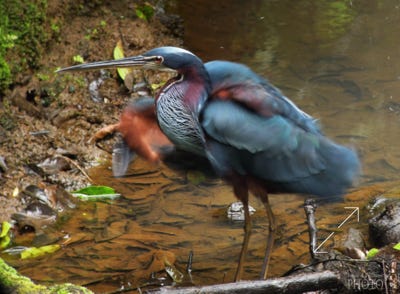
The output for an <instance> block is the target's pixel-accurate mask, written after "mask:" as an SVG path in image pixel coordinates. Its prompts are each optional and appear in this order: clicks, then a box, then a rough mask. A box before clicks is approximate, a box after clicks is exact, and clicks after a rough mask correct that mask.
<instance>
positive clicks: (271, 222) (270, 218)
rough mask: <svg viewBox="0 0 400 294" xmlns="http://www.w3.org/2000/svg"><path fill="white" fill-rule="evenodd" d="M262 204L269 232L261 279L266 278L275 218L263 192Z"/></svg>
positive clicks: (272, 242) (272, 243)
mask: <svg viewBox="0 0 400 294" xmlns="http://www.w3.org/2000/svg"><path fill="white" fill-rule="evenodd" d="M260 198H261V200H262V202H263V204H264V206H265V210H266V212H267V216H268V223H269V225H268V229H269V234H268V239H267V248H266V249H265V256H264V262H263V267H262V271H261V279H264V280H265V279H266V278H267V274H268V265H269V260H270V259H271V252H272V247H273V246H274V239H275V218H274V214H273V213H272V210H271V206H270V204H269V201H268V194H266V193H265V196H264V197H260Z"/></svg>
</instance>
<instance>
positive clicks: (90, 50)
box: [0, 0, 182, 221]
mask: <svg viewBox="0 0 400 294" xmlns="http://www.w3.org/2000/svg"><path fill="white" fill-rule="evenodd" d="M135 2H136V1H117V2H115V1H114V2H110V3H111V4H104V3H106V1H104V3H102V1H95V2H94V3H93V4H88V3H84V2H82V3H81V1H73V0H70V1H61V0H57V1H49V3H48V8H47V17H48V18H49V19H51V20H52V23H57V24H59V25H57V28H55V27H53V28H49V30H50V29H52V30H53V31H52V33H53V34H54V30H55V29H56V30H57V31H58V33H57V34H56V36H55V37H54V38H53V39H52V40H50V42H49V45H48V46H46V48H45V49H44V50H43V54H42V56H41V58H40V60H39V67H38V69H37V70H36V71H29V72H20V73H18V76H17V77H16V80H15V83H14V84H13V86H12V89H11V90H10V91H8V92H6V93H5V95H4V97H2V98H1V108H0V187H1V188H0V221H5V220H10V218H11V215H12V214H13V213H15V212H17V211H21V210H23V209H24V208H25V207H26V205H27V203H26V199H23V198H24V197H23V196H22V193H19V192H21V191H23V190H24V189H25V188H26V187H27V186H30V185H34V186H37V187H39V188H40V189H50V190H52V191H54V190H55V189H54V185H56V186H58V187H59V188H61V189H58V190H57V191H62V190H63V189H66V190H67V191H71V190H74V189H77V188H81V187H83V186H87V185H88V184H94V183H91V182H90V179H89V178H88V177H87V176H86V175H85V171H86V170H87V169H89V168H90V167H92V166H94V165H96V164H99V163H102V162H104V161H105V160H108V159H109V153H108V152H109V151H110V148H108V149H107V151H103V150H102V149H100V148H98V147H96V146H95V145H93V144H90V143H88V140H89V139H90V137H91V136H92V135H93V134H94V133H95V132H96V131H98V130H99V129H100V128H102V127H103V126H106V125H108V124H112V123H115V122H116V121H117V120H118V118H119V114H120V113H121V110H122V108H123V107H124V106H125V105H126V104H127V102H128V100H129V99H134V98H135V97H137V94H136V93H134V91H129V90H128V88H127V87H126V86H125V85H124V83H123V82H122V81H121V80H120V79H119V77H118V75H117V73H116V71H114V70H111V71H107V72H105V73H102V74H101V73H100V72H98V71H97V72H89V73H76V74H63V75H58V74H55V73H54V71H55V70H56V69H57V68H59V67H65V66H70V65H72V64H74V61H73V57H74V56H80V57H82V58H83V59H84V61H85V62H90V61H96V60H105V59H112V58H113V49H114V47H115V46H116V44H117V42H118V41H121V42H122V44H123V48H124V52H125V55H126V56H129V55H135V54H139V53H141V52H144V51H146V50H148V49H150V48H153V47H157V46H163V45H175V46H179V45H181V39H180V37H181V34H182V24H181V22H180V20H179V18H178V17H176V16H171V15H166V14H165V13H164V12H163V10H162V7H159V6H158V7H155V15H154V16H153V17H152V18H151V20H150V21H146V20H143V19H139V18H138V17H137V16H136V13H135V8H136V7H137V5H138V3H135ZM43 29H44V30H45V27H44V28H43ZM44 33H50V32H44ZM11 54H12V52H11ZM13 58H23V57H22V56H13ZM99 78H101V83H98V86H97V87H95V90H97V93H98V94H97V95H96V97H94V98H97V99H93V97H91V95H90V93H89V89H88V88H89V84H90V83H92V82H93V81H96V80H98V79H99ZM160 81H161V78H160V77H159V76H155V75H153V74H152V73H143V74H142V73H141V72H137V73H135V75H134V81H133V84H137V83H144V86H143V87H144V88H146V85H149V84H150V83H157V82H160ZM95 100H96V101H95ZM108 147H110V146H108ZM46 191H47V190H46ZM57 193H62V192H56V193H55V194H56V195H53V196H52V197H56V198H57V196H58V195H57ZM52 194H54V192H53V193H52Z"/></svg>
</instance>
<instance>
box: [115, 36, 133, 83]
mask: <svg viewBox="0 0 400 294" xmlns="http://www.w3.org/2000/svg"><path fill="white" fill-rule="evenodd" d="M124 57H125V56H124V48H123V47H122V42H121V40H119V41H118V42H117V45H116V46H115V48H114V59H121V58H124ZM117 72H118V75H119V76H120V78H121V79H122V80H123V81H124V80H125V78H126V76H127V75H128V74H130V73H131V72H132V69H131V68H126V67H123V68H117Z"/></svg>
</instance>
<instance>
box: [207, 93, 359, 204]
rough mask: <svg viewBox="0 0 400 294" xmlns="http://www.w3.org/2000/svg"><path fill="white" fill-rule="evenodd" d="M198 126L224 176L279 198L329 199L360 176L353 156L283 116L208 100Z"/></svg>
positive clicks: (346, 149)
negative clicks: (252, 182) (251, 179)
mask: <svg viewBox="0 0 400 294" xmlns="http://www.w3.org/2000/svg"><path fill="white" fill-rule="evenodd" d="M201 123H202V127H203V129H204V131H205V134H206V136H207V140H206V141H207V146H206V148H207V156H208V157H209V159H210V161H211V163H212V164H213V166H214V168H215V169H216V170H217V172H219V173H220V174H221V175H222V176H223V175H227V174H229V173H230V172H232V171H234V172H236V173H239V174H242V175H252V176H255V177H257V178H259V179H263V180H265V181H266V182H267V183H269V184H273V185H274V187H275V188H276V190H279V191H280V192H297V193H307V194H314V195H320V196H325V195H326V196H328V195H336V194H341V193H343V192H344V190H345V189H346V188H347V187H348V186H349V185H351V183H352V182H353V180H354V178H355V177H356V176H357V175H358V172H359V162H358V158H357V155H356V154H355V152H354V151H353V150H351V149H349V148H346V147H343V146H340V145H337V144H335V143H334V142H332V141H330V140H329V139H327V138H326V137H324V136H323V135H321V134H320V133H318V132H307V131H306V130H304V129H303V128H300V127H299V126H298V125H296V123H294V122H292V121H291V120H290V119H288V118H286V117H284V116H281V115H271V116H269V117H265V116H262V115H260V114H257V113H255V112H254V111H252V110H251V109H249V108H247V107H245V106H243V105H242V104H240V103H238V102H235V101H232V100H219V99H212V100H210V101H209V102H208V104H207V106H206V107H205V108H204V109H203V113H202V121H201ZM275 188H274V189H275Z"/></svg>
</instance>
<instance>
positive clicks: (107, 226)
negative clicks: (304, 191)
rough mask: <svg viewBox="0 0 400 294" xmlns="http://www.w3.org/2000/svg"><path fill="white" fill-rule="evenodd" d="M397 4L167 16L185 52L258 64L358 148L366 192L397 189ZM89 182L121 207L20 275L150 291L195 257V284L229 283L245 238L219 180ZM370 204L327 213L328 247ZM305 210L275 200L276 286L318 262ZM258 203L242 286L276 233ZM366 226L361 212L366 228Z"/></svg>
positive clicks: (88, 214) (100, 214) (91, 207)
mask: <svg viewBox="0 0 400 294" xmlns="http://www.w3.org/2000/svg"><path fill="white" fill-rule="evenodd" d="M399 5H400V2H399V1H393V0H392V1H367V2H366V1H296V2H294V1H247V2H243V1H238V0H237V1H218V2H215V1H208V0H207V1H204V0H202V1H173V2H171V7H170V8H169V9H170V10H171V11H173V12H175V13H178V14H180V15H181V16H182V17H183V18H184V20H185V31H186V35H185V46H186V47H187V48H188V49H190V50H192V51H193V52H195V53H196V54H198V55H199V56H200V57H201V58H202V59H203V60H204V61H208V60H212V59H228V60H234V61H238V62H242V63H245V64H247V65H249V66H251V67H252V68H253V69H254V70H255V71H256V72H258V73H259V74H261V75H263V76H265V77H268V79H269V80H270V81H271V82H272V83H274V84H275V85H277V86H278V87H279V88H281V89H282V91H283V92H284V93H285V94H286V95H287V96H288V97H290V98H291V99H292V100H293V101H294V102H295V103H296V104H298V105H299V106H300V107H301V108H302V109H304V110H305V111H307V112H308V113H310V114H311V115H313V116H314V117H315V118H317V119H319V120H320V123H321V125H322V126H323V130H324V131H325V132H326V134H327V135H328V136H330V137H331V138H334V139H335V140H336V141H338V142H341V143H343V144H347V145H351V146H353V147H354V148H355V149H357V151H358V152H359V154H360V156H361V159H362V163H363V177H362V178H361V179H360V186H366V185H367V184H370V183H377V182H389V181H392V180H397V178H398V172H399V168H400V149H399V148H398V144H399V142H400V132H399V131H398V128H399V123H400V97H399V93H400V50H399V49H400V48H399V47H400V45H399V44H400V43H399V39H398V36H399V30H400V27H399V25H398V24H399V22H400V8H399ZM91 176H92V177H93V178H95V179H96V181H97V183H98V184H106V185H108V186H112V187H114V188H115V189H116V190H117V191H118V192H120V193H121V194H122V195H123V197H122V198H120V199H118V200H115V201H113V202H110V203H103V202H98V203H90V202H89V203H83V204H82V205H81V206H80V208H79V209H78V210H77V211H76V212H74V215H73V216H72V217H71V218H69V219H67V220H65V221H64V222H63V223H62V224H60V229H61V230H60V231H61V233H60V232H58V235H57V236H59V237H64V236H66V235H68V236H69V237H70V238H71V239H69V240H68V241H67V245H66V246H65V247H64V248H63V249H62V250H61V251H59V252H56V253H55V254H52V255H50V256H47V257H45V258H42V259H38V260H35V261H24V262H16V261H15V263H16V264H19V268H20V270H21V272H22V273H23V274H26V275H28V276H30V277H32V278H34V279H35V280H38V281H41V282H46V281H48V282H61V281H69V282H75V283H79V284H87V285H89V286H90V287H91V288H92V289H94V290H95V291H96V292H105V291H112V290H115V289H116V288H118V287H120V286H124V287H127V286H130V285H133V286H140V285H143V283H145V282H147V281H148V277H149V275H150V273H151V272H152V271H157V270H160V269H162V268H163V267H164V262H165V260H168V261H169V262H171V263H173V262H174V260H175V259H176V263H175V264H176V265H177V266H178V267H180V268H181V269H183V270H184V268H185V266H186V262H187V258H188V256H189V252H190V251H191V250H192V251H193V252H194V261H193V272H192V282H193V283H194V284H196V285H202V284H212V283H221V282H224V281H225V282H226V281H232V279H233V276H234V273H235V269H236V261H237V258H238V255H239V251H240V247H241V240H242V239H241V238H242V234H243V230H242V224H241V223H232V222H230V221H229V220H228V219H227V218H226V216H225V215H226V208H227V206H228V205H229V204H230V203H231V202H233V201H235V198H234V197H233V195H232V193H231V190H230V188H229V187H227V186H226V185H224V184H223V183H222V182H221V181H219V180H214V179H211V178H208V177H205V178H204V174H203V175H202V174H196V173H195V172H193V171H192V170H185V169H182V170H178V171H177V170H171V169H169V168H168V167H166V166H152V165H150V164H147V163H145V162H143V161H141V160H138V161H136V162H135V163H134V164H132V166H131V168H130V170H129V174H128V176H127V177H124V178H118V179H116V178H113V177H112V175H111V172H110V168H109V166H102V167H99V168H96V169H94V170H92V171H91ZM205 176H207V174H205ZM198 182H200V183H198ZM377 193H378V192H377ZM373 195H374V194H373V193H372V194H367V193H366V195H361V196H358V197H352V198H351V200H347V201H346V202H345V203H338V204H330V205H324V206H321V207H320V208H318V210H317V218H318V226H320V228H322V229H323V230H322V231H321V240H323V239H324V237H325V236H327V235H328V234H329V229H335V228H337V225H338V224H340V223H341V222H342V221H343V220H344V219H345V218H346V217H347V215H348V214H349V211H348V210H346V209H344V207H347V206H363V205H365V203H366V202H367V201H368V200H369V196H371V197H372V196H373ZM360 198H361V199H360ZM362 198H363V199H362ZM303 201H304V199H303V198H302V197H300V196H296V195H276V196H272V197H271V204H272V206H273V211H274V213H275V216H276V220H277V227H278V230H277V241H276V246H275V249H274V252H273V257H272V263H271V271H270V273H271V274H270V275H271V276H278V275H281V274H283V273H284V272H285V271H287V270H289V269H290V268H291V266H293V265H294V264H298V263H300V262H307V261H308V259H309V256H308V233H307V228H306V225H305V217H304V211H303V208H302V205H303ZM251 205H252V206H254V207H255V208H256V210H257V212H256V213H255V215H254V216H253V235H252V239H251V243H250V246H249V256H248V258H247V261H246V270H245V274H244V278H245V279H255V278H257V277H258V275H259V271H260V269H261V264H262V256H263V252H264V250H265V240H266V236H267V234H268V225H267V220H266V217H265V213H264V211H263V209H262V205H261V204H260V203H259V202H257V201H256V200H255V199H252V200H251ZM366 216H367V215H366V214H365V212H363V211H362V213H361V217H360V219H361V227H365V221H366ZM351 226H353V227H358V226H360V225H358V224H356V221H355V219H352V220H350V221H349V224H348V225H346V226H344V227H343V229H344V230H346V229H348V228H349V227H351ZM336 237H337V238H339V239H340V232H338V233H337V236H335V238H336ZM327 246H332V242H331V241H329V242H327ZM184 280H185V281H186V283H189V282H190V278H189V277H184Z"/></svg>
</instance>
